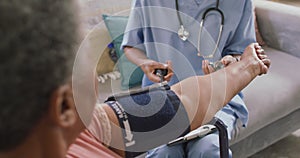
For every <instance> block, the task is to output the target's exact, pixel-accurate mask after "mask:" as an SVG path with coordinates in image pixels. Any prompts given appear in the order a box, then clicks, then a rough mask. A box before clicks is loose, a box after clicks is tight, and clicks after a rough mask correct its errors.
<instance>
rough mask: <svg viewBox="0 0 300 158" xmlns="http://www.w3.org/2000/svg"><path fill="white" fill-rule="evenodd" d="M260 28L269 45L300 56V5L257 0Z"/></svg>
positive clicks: (255, 3)
mask: <svg viewBox="0 0 300 158" xmlns="http://www.w3.org/2000/svg"><path fill="white" fill-rule="evenodd" d="M254 5H255V8H256V16H257V23H258V28H259V30H260V32H261V35H262V37H263V39H264V40H265V42H266V43H267V45H268V46H270V47H273V48H275V49H278V50H281V51H284V52H287V53H289V54H291V55H294V56H296V57H299V58H300V45H299V44H298V42H299V41H300V29H299V27H300V7H294V6H289V5H286V4H281V3H276V2H271V1H264V0H255V1H254Z"/></svg>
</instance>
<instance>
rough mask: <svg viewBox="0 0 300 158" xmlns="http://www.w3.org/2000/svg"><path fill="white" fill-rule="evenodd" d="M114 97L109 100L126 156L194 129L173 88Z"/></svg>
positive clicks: (133, 154)
mask: <svg viewBox="0 0 300 158" xmlns="http://www.w3.org/2000/svg"><path fill="white" fill-rule="evenodd" d="M112 98H113V99H112ZM112 98H110V99H108V101H107V102H106V104H108V105H109V106H110V107H111V108H112V109H113V111H114V112H115V113H116V115H117V117H118V120H119V125H120V127H121V128H122V133H123V138H124V145H125V150H126V157H135V156H137V155H139V154H141V153H143V152H145V151H147V150H148V149H152V148H154V147H157V146H159V145H161V144H165V143H166V142H168V141H170V140H173V139H175V138H177V137H179V136H182V135H185V134H187V133H188V132H189V131H190V121H189V119H188V115H187V112H186V110H185V108H184V106H183V105H182V103H181V101H180V100H179V98H178V97H177V95H176V94H175V93H174V92H173V91H171V90H166V89H160V88H158V89H152V90H144V91H143V90H142V91H140V92H138V93H135V94H128V95H123V96H119V97H112Z"/></svg>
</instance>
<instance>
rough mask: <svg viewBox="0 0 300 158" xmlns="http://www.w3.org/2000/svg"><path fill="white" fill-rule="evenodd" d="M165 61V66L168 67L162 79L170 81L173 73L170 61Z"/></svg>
mask: <svg viewBox="0 0 300 158" xmlns="http://www.w3.org/2000/svg"><path fill="white" fill-rule="evenodd" d="M166 63H167V67H168V74H167V75H166V76H165V77H164V80H165V81H170V80H171V78H172V76H173V75H174V73H173V66H172V61H170V60H168V61H167V62H166Z"/></svg>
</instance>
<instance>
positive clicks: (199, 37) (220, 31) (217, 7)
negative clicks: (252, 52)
mask: <svg viewBox="0 0 300 158" xmlns="http://www.w3.org/2000/svg"><path fill="white" fill-rule="evenodd" d="M219 3H220V0H217V1H216V6H215V7H212V8H208V9H207V10H205V12H204V13H203V16H202V19H201V22H200V29H199V35H198V47H197V49H198V56H201V54H200V41H201V33H202V31H203V26H204V22H205V19H206V17H207V16H208V14H209V13H210V12H214V11H215V12H218V13H219V14H220V16H221V25H220V28H219V35H218V39H217V41H216V46H215V48H214V50H213V52H212V53H211V54H210V55H208V56H203V57H205V58H213V57H214V55H215V53H216V51H217V49H218V46H219V43H220V40H221V36H222V32H223V28H224V23H225V17H224V14H223V12H222V10H220V9H219ZM176 10H177V17H178V20H179V23H180V26H183V22H182V19H181V16H180V15H179V5H178V0H176Z"/></svg>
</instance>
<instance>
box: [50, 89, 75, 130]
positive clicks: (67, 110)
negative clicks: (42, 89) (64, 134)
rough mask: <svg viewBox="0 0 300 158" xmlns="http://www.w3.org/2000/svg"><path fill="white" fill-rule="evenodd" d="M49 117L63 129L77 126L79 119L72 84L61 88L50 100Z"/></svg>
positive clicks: (54, 92)
mask: <svg viewBox="0 0 300 158" xmlns="http://www.w3.org/2000/svg"><path fill="white" fill-rule="evenodd" d="M49 112H50V113H49V114H50V115H49V116H50V119H51V120H52V121H53V123H54V124H55V125H57V126H60V127H62V128H69V127H72V126H74V125H75V123H76V122H77V119H78V114H77V112H76V107H75V104H74V99H73V95H72V88H71V85H70V84H65V85H62V86H59V87H58V88H57V89H56V90H54V91H53V93H52V95H51V98H50V107H49Z"/></svg>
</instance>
